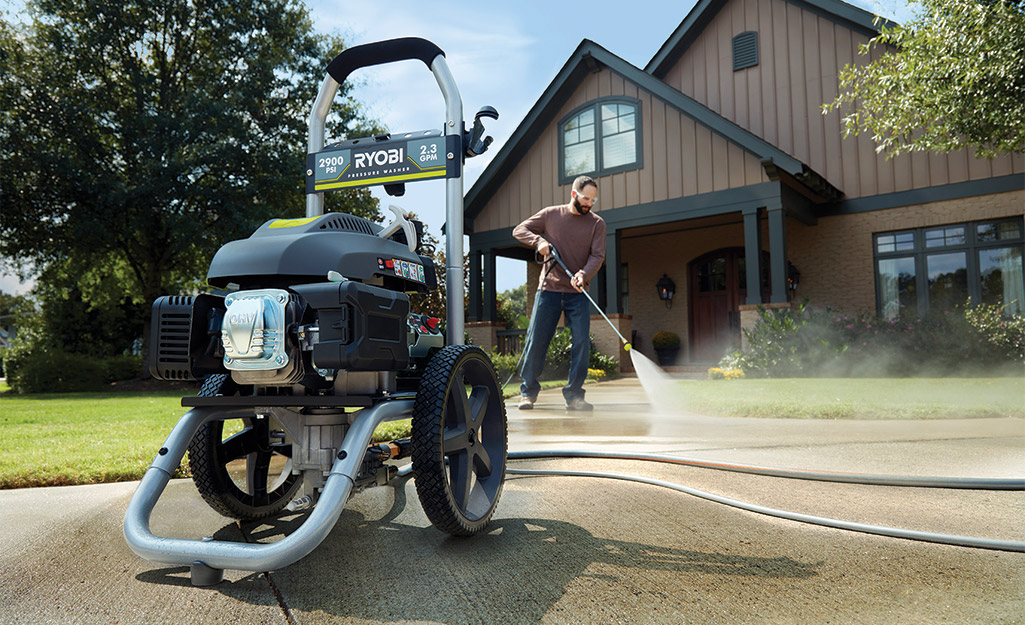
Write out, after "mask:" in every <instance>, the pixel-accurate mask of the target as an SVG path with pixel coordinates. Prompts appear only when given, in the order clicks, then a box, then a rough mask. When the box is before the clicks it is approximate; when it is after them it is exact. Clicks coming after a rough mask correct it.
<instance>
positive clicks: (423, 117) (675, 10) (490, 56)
mask: <svg viewBox="0 0 1025 625" xmlns="http://www.w3.org/2000/svg"><path fill="white" fill-rule="evenodd" d="M695 1H696V0H677V1H675V2H674V1H666V0H633V1H632V2H629V3H624V2H610V1H607V0H595V1H592V2H582V3H562V2H551V1H546V2H541V1H538V0H526V1H521V2H518V3H501V2H471V1H467V0H442V1H434V2H423V1H422V0H421V1H418V2H414V1H411V0H389V1H388V2H367V1H363V2H352V1H340V0H334V1H329V0H309V5H310V6H311V10H312V14H313V18H314V23H315V27H316V28H317V30H319V31H321V32H333V33H338V34H341V35H342V36H343V37H344V38H345V40H346V42H347V44H349V45H355V44H361V43H368V42H372V41H379V40H382V39H391V38H395V37H410V36H416V37H423V38H425V39H429V40H431V41H433V42H434V43H436V44H437V45H438V46H440V47H441V49H442V50H444V51H445V53H446V59H447V60H448V63H449V66H450V68H451V69H452V73H453V75H454V76H455V79H456V82H457V83H458V85H459V90H460V93H461V95H462V100H463V117H464V119H466V120H472V119H473V114H474V113H475V112H476V111H477V109H479V108H480V107H481V106H483V105H485V104H487V105H491V106H494V107H495V108H497V109H498V111H499V113H500V115H501V117H500V119H499V120H497V121H491V123H490V124H489V125H488V131H489V134H491V135H492V136H493V137H494V138H495V142H494V144H492V146H491V150H490V151H489V152H488V153H487V154H485V155H483V156H480V157H477V158H475V159H472V160H469V161H467V165H466V170H465V176H464V186H465V190H466V191H468V190H469V189H470V187H471V186H472V184H473V182H474V181H475V180H476V179H477V178H478V177H479V176H480V174H481V172H482V171H483V170H484V168H485V167H486V166H487V164H488V162H490V159H491V157H492V156H494V154H496V153H497V151H498V149H500V148H501V146H502V144H503V143H504V141H505V139H506V138H508V137H509V136H510V135H511V134H512V133H513V131H514V130H515V129H516V127H517V126H518V125H519V123H520V121H521V120H522V119H523V117H524V116H525V115H526V113H527V111H528V110H529V109H530V107H531V106H532V105H533V103H534V102H535V101H536V100H537V98H538V97H539V96H540V95H541V93H542V92H543V91H544V89H545V88H546V87H547V86H548V84H549V83H550V82H551V81H552V79H553V78H554V77H555V75H556V73H557V72H558V71H559V69H560V68H561V67H562V65H563V64H564V63H565V62H566V60H567V59H568V58H569V56H570V54H571V53H572V52H573V50H574V49H575V48H576V47H577V45H579V44H580V41H581V40H582V39H584V38H587V39H590V40H592V41H594V42H596V43H598V44H600V45H602V46H603V47H605V48H607V49H608V50H609V51H611V52H612V53H613V54H616V55H618V56H620V57H622V58H623V59H625V60H626V61H628V62H630V63H632V64H634V65H636V66H638V67H644V65H645V64H647V62H648V61H649V60H650V59H651V57H652V56H654V54H655V53H656V52H657V51H658V48H659V46H661V45H662V43H663V42H664V41H665V40H666V39H667V38H668V37H669V35H670V34H671V33H672V32H673V30H674V29H675V28H676V27H677V26H678V25H679V24H680V22H682V21H683V19H684V18H685V17H686V15H687V13H688V12H689V11H690V10H691V8H692V7H693V6H694V4H695ZM849 3H850V4H854V5H855V6H859V7H861V8H863V9H866V10H868V11H871V12H877V13H881V14H882V15H884V16H886V17H889V18H892V19H897V20H898V21H904V20H905V19H906V18H907V12H906V9H904V3H903V2H899V1H898V0H850V2H849ZM20 4H21V3H20V2H14V1H11V0H7V1H5V0H0V8H4V7H5V6H6V7H7V8H12V7H18V6H20ZM352 78H354V79H356V80H359V81H360V82H361V83H362V84H361V85H360V87H359V88H358V90H357V97H358V98H359V99H360V100H361V101H362V102H364V104H366V106H367V107H368V109H369V112H370V114H371V115H372V116H373V117H376V118H377V119H379V120H381V121H382V122H384V124H385V126H386V127H388V128H389V129H390V130H392V131H395V132H399V131H410V130H427V129H433V128H441V126H442V122H443V121H444V119H443V118H444V112H445V109H444V101H443V100H442V97H441V93H440V91H439V90H438V87H437V83H436V82H435V80H434V77H433V75H432V74H431V73H430V72H429V71H428V70H427V69H426V68H425V67H424V66H423V64H422V63H420V62H418V61H417V62H413V61H407V62H402V63H395V64H392V65H387V66H378V67H374V68H368V69H365V70H360V71H359V72H357V73H356V74H354V75H353V77H352ZM375 195H377V196H378V197H379V198H381V202H382V207H386V206H387V205H388V204H395V205H397V206H401V207H402V208H405V209H407V210H412V211H414V212H416V213H417V214H418V215H419V216H420V217H421V218H422V219H423V220H424V221H425V222H426V223H427V225H428V228H429V229H430V231H431V232H432V233H434V234H435V236H439V238H440V230H441V225H442V224H443V223H444V221H445V214H444V213H445V188H444V183H443V182H441V181H430V182H422V183H416V184H409V185H407V188H406V195H405V196H403V197H401V198H391V197H388V196H386V195H385V194H384V193H383V191H381V190H380V189H379V188H378V189H377V190H375ZM541 208H543V207H541V206H539V207H538V209H539V210H540V209H541ZM386 212H387V211H386ZM498 275H499V279H498V290H499V291H504V290H506V289H510V288H514V287H516V286H519V285H520V284H523V283H524V281H525V279H526V268H525V265H524V263H522V262H518V261H505V260H503V259H499V266H498ZM28 286H29V285H24V284H19V283H18V280H17V279H16V278H14V277H13V276H5V275H0V291H3V292H7V293H11V292H24V291H25V290H26V289H27V288H28Z"/></svg>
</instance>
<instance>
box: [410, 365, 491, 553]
mask: <svg viewBox="0 0 1025 625" xmlns="http://www.w3.org/2000/svg"><path fill="white" fill-rule="evenodd" d="M411 438H412V441H411V446H412V456H413V476H414V478H415V484H416V493H417V495H418V496H419V498H420V505H422V506H423V509H424V512H425V513H426V514H427V518H428V519H430V520H431V523H433V524H434V526H435V527H437V528H438V529H440V530H442V531H444V532H448V533H449V534H452V535H454V536H472V535H473V534H476V533H478V532H480V531H481V530H482V529H484V527H485V526H486V525H487V524H488V521H490V520H491V516H492V515H493V514H494V513H495V507H496V506H497V505H498V498H499V496H500V495H501V494H502V483H503V482H504V480H505V461H506V450H507V446H508V436H507V431H506V417H505V402H504V400H503V399H502V393H501V391H500V390H499V386H498V379H497V376H496V375H495V369H494V367H493V366H492V364H491V360H490V359H489V358H488V356H487V354H485V353H484V352H483V351H482V350H481V349H480V348H479V347H475V346H473V345H450V346H448V347H445V348H444V349H442V350H441V351H439V352H438V353H437V354H435V355H434V357H433V358H431V360H430V362H429V363H428V364H427V369H426V370H425V371H424V374H423V377H422V378H421V379H420V389H419V391H418V392H417V394H416V399H415V400H414V402H413V432H412V437H411Z"/></svg>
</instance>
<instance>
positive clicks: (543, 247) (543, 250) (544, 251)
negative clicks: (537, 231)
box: [537, 239, 551, 258]
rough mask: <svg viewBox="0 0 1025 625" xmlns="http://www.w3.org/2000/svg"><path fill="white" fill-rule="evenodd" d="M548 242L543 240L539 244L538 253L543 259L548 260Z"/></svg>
mask: <svg viewBox="0 0 1025 625" xmlns="http://www.w3.org/2000/svg"><path fill="white" fill-rule="evenodd" d="M549 247H551V246H550V245H548V241H545V240H544V239H541V242H540V243H538V244H537V253H538V254H540V255H541V258H548V248H549Z"/></svg>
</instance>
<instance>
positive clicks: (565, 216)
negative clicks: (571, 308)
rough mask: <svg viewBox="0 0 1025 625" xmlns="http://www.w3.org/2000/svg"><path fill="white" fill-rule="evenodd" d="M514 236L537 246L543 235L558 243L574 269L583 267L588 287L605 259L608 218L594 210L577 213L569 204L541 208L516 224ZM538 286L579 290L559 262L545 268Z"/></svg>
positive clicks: (570, 290) (547, 289)
mask: <svg viewBox="0 0 1025 625" xmlns="http://www.w3.org/2000/svg"><path fill="white" fill-rule="evenodd" d="M513 236H514V237H516V240H517V241H519V242H520V243H523V244H525V245H528V246H530V247H532V248H534V249H535V250H536V249H537V244H538V243H540V242H541V240H542V239H544V240H545V241H548V243H549V244H551V245H554V246H555V248H556V249H557V250H559V256H561V257H562V260H563V261H564V262H565V263H566V265H567V266H568V267H569V268H570V270H571V271H573V272H574V273H575V272H577V271H581V270H583V272H584V286H585V288H586V287H587V285H588V284H589V283H590V281H591V278H593V277H594V274H596V273H598V270H599V269H601V265H602V263H603V262H605V220H604V219H602V218H601V217H599V216H598V215H596V214H595V213H594V212H593V211H588V213H587V214H586V215H577V214H576V213H574V212H573V209H572V208H571V207H570V206H569V204H562V205H559V206H549V207H548V208H545V209H542V210H540V211H539V212H537V213H535V214H534V215H532V216H530V217H529V218H527V219H526V220H525V221H524V222H523V223H521V224H520V225H518V226H516V227H515V228H513ZM538 289H540V290H543V291H557V292H561V293H576V292H577V290H576V289H575V288H573V285H572V284H570V276H568V275H566V272H565V271H563V269H562V267H560V266H559V265H558V264H556V265H555V267H554V268H553V269H552V270H551V271H549V272H548V273H547V275H545V272H543V271H542V272H541V280H540V282H539V283H538Z"/></svg>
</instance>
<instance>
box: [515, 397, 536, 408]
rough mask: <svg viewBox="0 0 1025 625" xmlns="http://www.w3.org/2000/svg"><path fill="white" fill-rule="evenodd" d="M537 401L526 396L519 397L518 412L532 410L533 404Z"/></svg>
mask: <svg viewBox="0 0 1025 625" xmlns="http://www.w3.org/2000/svg"><path fill="white" fill-rule="evenodd" d="M536 401H537V397H527V396H526V395H521V396H520V404H519V406H517V408H519V409H520V410H533V409H534V402H536Z"/></svg>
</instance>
